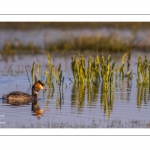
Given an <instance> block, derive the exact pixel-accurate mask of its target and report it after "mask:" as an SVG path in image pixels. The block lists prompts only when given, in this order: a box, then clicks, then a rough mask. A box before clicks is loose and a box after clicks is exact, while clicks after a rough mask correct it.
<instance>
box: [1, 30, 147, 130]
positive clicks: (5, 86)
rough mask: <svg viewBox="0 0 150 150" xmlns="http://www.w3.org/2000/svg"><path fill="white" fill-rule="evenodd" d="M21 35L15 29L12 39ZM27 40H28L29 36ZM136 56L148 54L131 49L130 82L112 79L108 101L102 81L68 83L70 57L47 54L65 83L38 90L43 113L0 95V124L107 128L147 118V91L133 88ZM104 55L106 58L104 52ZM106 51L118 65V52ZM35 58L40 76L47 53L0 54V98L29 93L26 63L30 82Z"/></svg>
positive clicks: (70, 79)
mask: <svg viewBox="0 0 150 150" xmlns="http://www.w3.org/2000/svg"><path fill="white" fill-rule="evenodd" d="M1 32H2V31H1ZM3 32H4V31H3ZM12 32H13V31H12ZM10 33H11V31H9V32H7V34H5V33H2V34H5V36H7V35H9V34H10ZM2 34H1V35H2ZM24 34H25V33H24ZM24 34H21V33H19V32H18V33H17V34H15V36H16V38H21V35H24ZM26 34H27V33H26ZM30 34H31V33H30ZM34 34H35V35H34ZM71 34H72V33H71ZM32 35H34V36H35V37H36V33H35V32H32ZM53 35H55V34H53ZM56 35H57V36H58V37H59V33H56ZM17 36H20V37H17ZM24 36H25V38H23V39H28V38H27V37H28V34H27V35H24ZM45 36H46V35H45ZM31 37H32V36H31ZM58 37H57V38H58ZM1 38H2V37H1ZM42 38H44V35H43V36H40V37H39V38H37V39H36V42H37V43H38V40H39V41H41V40H42ZM47 38H48V37H47ZM49 38H50V37H49ZM53 38H54V37H53ZM32 39H33V37H32ZM3 40H8V38H7V37H6V38H3ZM14 40H15V39H14ZM28 40H29V39H28ZM30 41H32V40H31V39H30ZM41 43H42V42H41ZM1 46H2V43H1ZM110 54H111V53H110ZM138 54H141V55H142V56H145V55H147V56H148V58H149V56H150V55H149V53H144V52H141V51H140V52H137V51H136V50H134V51H132V52H131V62H130V63H131V70H132V71H133V73H134V74H133V78H132V81H128V80H126V79H124V81H118V82H114V84H113V92H112V93H111V100H108V99H110V98H109V94H108V97H106V96H105V93H103V90H102V87H101V86H102V85H101V83H100V84H99V85H94V84H88V85H86V86H85V85H83V84H80V85H77V84H75V83H74V82H73V75H72V71H71V55H69V54H67V55H61V54H51V58H52V62H53V63H54V64H55V65H56V66H58V65H59V64H61V67H62V72H63V76H64V84H63V86H62V87H61V88H58V87H57V85H55V88H54V90H47V91H46V92H43V91H40V92H39V105H40V108H41V109H44V110H45V112H44V113H43V114H42V115H41V116H39V115H37V114H35V113H34V112H32V111H31V104H30V105H23V106H12V105H9V104H7V103H3V101H2V99H0V127H4V128H5V127H8V128H16V127H18V128H19V127H29V128H30V127H43V128H44V127H108V122H113V121H116V120H121V123H123V124H126V125H124V127H126V126H127V127H130V126H128V124H130V123H131V122H140V121H143V122H144V121H146V122H149V120H150V117H149V114H150V89H149V88H140V87H138V86H137V81H136V79H137V76H136V71H137V70H136V69H137V68H136V65H137V64H136V63H137V58H138ZM95 55H96V54H95V53H94V52H92V53H90V54H89V53H88V54H87V53H86V54H85V55H84V56H85V59H86V60H87V59H88V58H89V56H95ZM105 55H106V56H107V55H108V54H105ZM111 55H112V58H113V60H114V61H115V62H116V64H119V63H121V59H122V55H123V54H115V53H112V54H111ZM37 61H38V62H40V64H41V75H42V74H44V71H45V70H46V69H47V56H46V55H44V54H43V55H26V56H21V55H20V56H13V57H9V58H8V59H3V58H2V57H1V59H0V97H2V95H3V94H6V93H9V92H11V91H22V92H26V93H29V94H31V87H30V84H29V81H28V77H27V72H26V70H25V67H26V68H27V70H28V73H29V77H30V80H31V69H32V64H33V62H37ZM106 99H107V100H106ZM114 127H117V126H114Z"/></svg>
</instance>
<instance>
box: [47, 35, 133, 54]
mask: <svg viewBox="0 0 150 150" xmlns="http://www.w3.org/2000/svg"><path fill="white" fill-rule="evenodd" d="M129 40H130V39H129ZM131 48H132V44H131V41H125V40H123V39H119V38H118V39H117V38H116V37H114V36H113V35H110V36H100V35H93V36H78V37H70V38H68V39H60V40H58V41H57V42H50V43H49V44H47V45H46V46H45V49H46V50H47V51H59V50H61V51H68V50H80V51H82V52H83V51H85V50H94V51H100V52H104V51H105V52H106V51H107V52H110V51H111V52H126V51H130V50H131Z"/></svg>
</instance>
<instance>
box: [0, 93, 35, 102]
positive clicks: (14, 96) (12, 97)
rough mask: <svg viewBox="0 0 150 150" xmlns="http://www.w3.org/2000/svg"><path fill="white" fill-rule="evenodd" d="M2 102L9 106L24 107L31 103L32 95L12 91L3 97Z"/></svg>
mask: <svg viewBox="0 0 150 150" xmlns="http://www.w3.org/2000/svg"><path fill="white" fill-rule="evenodd" d="M2 98H3V102H4V103H9V104H11V105H25V104H29V103H30V102H32V101H33V97H32V95H29V94H27V93H24V92H20V91H14V92H11V93H9V94H5V95H3V97H2Z"/></svg>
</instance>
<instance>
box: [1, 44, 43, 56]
mask: <svg viewBox="0 0 150 150" xmlns="http://www.w3.org/2000/svg"><path fill="white" fill-rule="evenodd" d="M0 54H1V55H2V56H6V55H8V56H9V55H10V56H12V55H18V54H24V55H25V54H41V47H40V46H37V45H35V44H33V43H32V42H29V43H27V44H22V43H21V42H20V41H16V42H5V43H4V45H3V47H2V49H1V50H0Z"/></svg>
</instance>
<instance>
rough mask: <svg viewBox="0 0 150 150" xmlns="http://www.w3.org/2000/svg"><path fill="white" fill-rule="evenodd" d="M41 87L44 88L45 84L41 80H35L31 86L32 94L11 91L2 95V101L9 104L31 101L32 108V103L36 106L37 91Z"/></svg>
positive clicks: (24, 103)
mask: <svg viewBox="0 0 150 150" xmlns="http://www.w3.org/2000/svg"><path fill="white" fill-rule="evenodd" d="M41 89H45V86H44V84H43V83H41V81H37V82H36V83H35V84H34V85H33V86H32V95H29V94H27V93H24V92H20V91H13V92H11V93H9V94H5V95H3V97H2V99H3V102H5V103H9V104H11V105H26V104H29V103H32V108H34V105H35V106H36V105H37V104H38V92H39V91H40V90H41Z"/></svg>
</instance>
